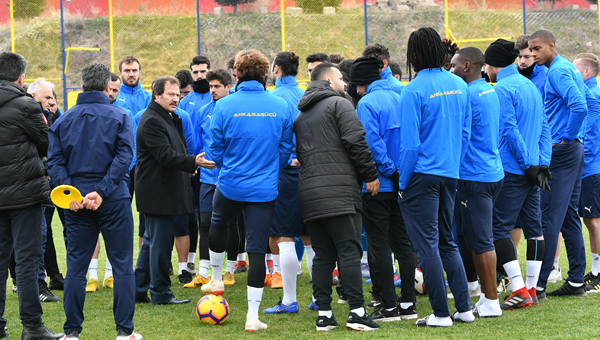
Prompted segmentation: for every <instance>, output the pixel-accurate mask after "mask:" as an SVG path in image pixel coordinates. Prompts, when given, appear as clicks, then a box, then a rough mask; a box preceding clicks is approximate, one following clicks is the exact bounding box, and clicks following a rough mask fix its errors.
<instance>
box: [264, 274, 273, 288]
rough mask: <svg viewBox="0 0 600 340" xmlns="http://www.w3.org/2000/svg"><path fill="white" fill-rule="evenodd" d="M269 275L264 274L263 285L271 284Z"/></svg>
mask: <svg viewBox="0 0 600 340" xmlns="http://www.w3.org/2000/svg"><path fill="white" fill-rule="evenodd" d="M271 280H272V279H271V275H269V274H266V275H265V287H270V286H271Z"/></svg>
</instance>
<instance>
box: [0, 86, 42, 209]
mask: <svg viewBox="0 0 600 340" xmlns="http://www.w3.org/2000/svg"><path fill="white" fill-rule="evenodd" d="M42 116H43V111H42V106H41V105H40V103H38V102H37V101H35V100H34V99H33V98H32V97H31V96H29V95H28V94H27V93H26V92H25V90H23V89H22V88H21V87H20V86H19V85H17V84H15V83H11V82H8V81H3V80H0V210H11V209H20V208H26V207H29V206H32V205H35V204H48V203H50V186H49V185H48V180H47V179H46V177H45V176H44V173H45V170H44V163H43V161H42V158H43V157H46V154H47V152H48V126H47V125H46V123H45V122H44V119H43V118H42Z"/></svg>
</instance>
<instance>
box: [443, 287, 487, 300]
mask: <svg viewBox="0 0 600 340" xmlns="http://www.w3.org/2000/svg"><path fill="white" fill-rule="evenodd" d="M480 295H481V287H480V286H477V289H473V290H471V289H469V296H470V297H478V296H480ZM448 299H454V295H453V294H452V293H448Z"/></svg>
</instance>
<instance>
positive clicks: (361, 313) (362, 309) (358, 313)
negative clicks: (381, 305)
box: [350, 307, 365, 317]
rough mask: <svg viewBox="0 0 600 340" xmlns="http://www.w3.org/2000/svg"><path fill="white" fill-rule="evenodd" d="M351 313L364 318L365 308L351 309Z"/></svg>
mask: <svg viewBox="0 0 600 340" xmlns="http://www.w3.org/2000/svg"><path fill="white" fill-rule="evenodd" d="M350 312H352V313H356V315H358V316H360V317H362V316H364V315H365V308H364V307H359V308H354V309H351V310H350Z"/></svg>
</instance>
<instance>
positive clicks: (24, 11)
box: [6, 0, 48, 19]
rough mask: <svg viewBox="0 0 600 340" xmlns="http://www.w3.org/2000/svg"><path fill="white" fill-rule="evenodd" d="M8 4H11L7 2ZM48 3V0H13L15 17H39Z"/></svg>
mask: <svg viewBox="0 0 600 340" xmlns="http://www.w3.org/2000/svg"><path fill="white" fill-rule="evenodd" d="M6 6H10V4H9V2H8V1H7V2H6ZM46 7H48V3H47V2H46V0H13V9H14V16H15V19H31V18H35V17H38V16H39V15H40V14H42V12H44V11H45V10H46Z"/></svg>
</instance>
